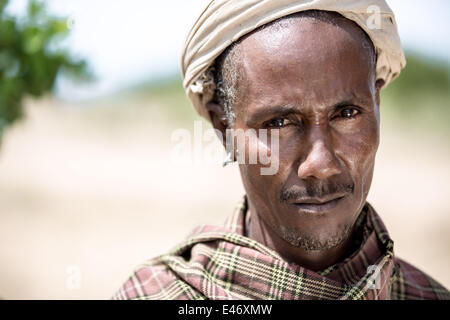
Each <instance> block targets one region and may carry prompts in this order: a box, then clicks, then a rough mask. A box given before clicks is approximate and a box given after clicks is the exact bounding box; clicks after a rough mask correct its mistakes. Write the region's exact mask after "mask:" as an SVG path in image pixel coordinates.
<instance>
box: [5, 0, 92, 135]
mask: <svg viewBox="0 0 450 320" xmlns="http://www.w3.org/2000/svg"><path fill="white" fill-rule="evenodd" d="M7 4H8V0H0V137H1V133H2V132H3V130H4V128H5V127H6V126H8V125H9V124H11V123H12V122H14V121H15V120H17V119H19V118H20V117H21V116H22V115H23V110H22V102H23V98H24V97H27V96H31V97H35V98H36V97H40V96H42V95H43V94H45V93H47V92H48V91H50V90H52V88H53V87H54V85H55V80H56V77H57V75H58V74H59V73H60V72H61V71H62V72H63V73H65V74H67V75H70V76H71V77H73V78H74V79H78V80H81V79H88V78H89V74H88V72H87V69H86V62H85V61H82V60H76V59H74V58H73V57H71V55H70V54H69V52H67V51H66V50H64V49H62V48H61V41H62V40H63V39H64V38H65V37H66V36H67V35H68V32H69V27H68V23H67V21H68V20H67V19H65V18H56V17H52V16H49V15H48V14H47V13H46V10H45V6H44V4H43V3H42V2H39V1H37V0H30V1H29V2H28V7H27V12H26V14H25V15H24V17H20V18H19V17H15V16H9V15H8V14H7V13H6V12H5V7H6V5H7Z"/></svg>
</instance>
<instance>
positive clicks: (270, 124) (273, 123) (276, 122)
mask: <svg viewBox="0 0 450 320" xmlns="http://www.w3.org/2000/svg"><path fill="white" fill-rule="evenodd" d="M288 124H289V120H287V119H286V118H275V119H272V120H269V121H266V122H264V124H263V126H264V127H265V128H282V127H284V126H286V125H288Z"/></svg>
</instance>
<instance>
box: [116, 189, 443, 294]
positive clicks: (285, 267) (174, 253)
mask: <svg viewBox="0 0 450 320" xmlns="http://www.w3.org/2000/svg"><path fill="white" fill-rule="evenodd" d="M251 215H252V213H251V212H250V211H249V210H248V201H247V198H246V197H244V199H243V201H241V202H240V204H239V205H238V207H237V208H236V210H235V212H234V213H233V214H232V215H231V216H229V217H228V219H227V221H226V222H225V224H224V225H223V226H213V225H202V226H199V227H197V228H195V229H194V230H193V232H192V233H191V235H189V236H188V237H187V238H186V239H185V240H184V241H183V242H182V243H180V244H179V245H178V246H176V247H175V248H174V249H173V250H171V251H170V252H169V253H167V254H164V255H161V256H159V257H156V258H153V259H151V260H149V261H147V262H146V263H144V264H142V265H140V266H139V267H138V268H136V269H135V271H134V272H133V273H132V275H131V276H130V277H129V279H128V280H127V281H126V282H125V284H124V285H123V286H122V287H121V288H120V289H119V290H118V291H117V292H116V294H115V295H114V296H113V299H151V300H155V299H158V300H159V299H164V300H166V299H167V300H185V299H190V300H203V299H213V300H217V299H219V300H227V299H232V300H236V299H239V300H240V299H258V300H260V299H264V300H265V299H276V300H278V299H285V300H310V299H333V300H334V299H340V300H349V299H357V300H359V299H367V300H377V299H401V300H403V299H431V300H434V299H450V293H449V291H448V290H447V289H445V288H444V287H443V286H442V285H440V284H439V283H438V282H436V281H435V280H434V279H433V278H431V277H429V276H428V275H426V274H425V273H423V272H422V271H420V270H419V269H417V268H415V267H413V266H411V265H409V264H408V263H406V262H404V261H403V260H401V259H399V258H397V257H395V256H394V251H393V245H394V242H393V241H392V239H391V238H390V236H389V233H388V232H387V229H386V227H385V225H384V223H383V221H382V220H381V218H380V216H379V215H378V214H377V213H376V212H375V210H374V209H373V207H372V206H371V205H370V204H369V203H366V205H365V206H364V208H363V209H362V211H361V213H360V215H359V216H358V219H357V221H356V222H355V230H356V233H355V239H356V240H355V246H354V247H355V248H357V249H356V250H355V251H354V252H353V254H351V255H349V256H348V257H347V258H345V259H344V260H342V261H341V262H338V263H336V264H334V265H332V266H330V267H328V268H326V269H325V270H322V271H319V272H315V271H312V270H309V269H306V268H304V267H302V266H299V265H297V264H295V263H288V262H287V261H285V260H283V258H282V257H280V255H278V253H277V252H275V251H273V250H272V249H270V248H268V247H266V246H264V245H263V244H261V243H259V242H256V241H254V240H252V239H250V238H249V237H248V229H249V225H250V224H251V220H252V218H251Z"/></svg>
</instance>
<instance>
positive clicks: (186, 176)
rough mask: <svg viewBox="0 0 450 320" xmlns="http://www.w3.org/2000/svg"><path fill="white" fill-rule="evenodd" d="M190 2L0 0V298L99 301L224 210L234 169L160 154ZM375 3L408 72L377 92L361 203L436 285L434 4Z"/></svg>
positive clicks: (441, 240)
mask: <svg viewBox="0 0 450 320" xmlns="http://www.w3.org/2000/svg"><path fill="white" fill-rule="evenodd" d="M206 2H207V1H206V0H195V1H194V0H190V1H182V0H176V1H170V2H163V1H144V0H142V1H137V0H135V1H124V0H115V1H106V0H95V1H87V0H65V1H56V0H48V1H44V2H33V3H32V4H31V6H29V2H28V1H26V0H24V1H21V0H10V1H4V0H0V10H1V13H0V22H1V23H0V71H1V77H0V132H1V131H3V137H2V143H1V147H0V297H1V298H4V299H107V298H109V297H110V296H111V295H112V294H113V293H114V292H115V291H116V290H117V289H118V288H119V287H120V285H121V284H122V283H123V282H124V281H125V280H126V278H127V277H128V276H129V275H130V273H131V271H132V270H133V268H134V267H136V266H137V265H138V264H140V263H142V262H144V261H145V260H147V259H149V258H151V257H154V256H156V255H159V254H162V253H164V252H166V251H167V250H169V249H170V248H172V247H173V246H174V245H176V244H177V243H178V242H179V241H180V240H182V239H183V238H184V236H185V235H186V234H187V233H188V232H189V230H190V229H191V228H192V227H194V226H195V225H198V224H204V223H221V222H222V221H223V220H224V219H225V217H226V216H228V215H229V214H230V213H231V211H232V210H233V208H234V206H235V205H236V203H237V201H239V199H240V198H241V197H242V195H243V194H244V189H243V187H242V185H241V182H240V177H239V173H238V170H237V166H236V164H233V165H230V166H227V167H225V168H222V166H221V164H219V163H209V164H205V163H203V164H198V163H195V162H194V163H193V164H192V165H182V164H178V165H176V164H174V163H173V161H170V159H171V152H172V149H173V146H174V142H173V141H172V139H171V136H172V133H173V132H174V130H176V129H179V128H185V129H187V130H190V131H193V126H194V120H200V119H199V118H198V117H197V115H196V114H195V113H194V111H193V108H192V107H191V106H190V103H189V101H188V100H187V98H186V97H185V95H184V91H183V88H182V85H181V75H180V72H179V56H180V52H181V47H182V43H183V40H184V37H185V35H186V34H187V32H188V31H189V27H190V25H191V24H192V23H193V21H194V19H195V18H196V17H197V16H198V14H199V13H200V12H201V10H202V8H203V7H204V6H205V4H206ZM39 3H40V4H41V5H39ZM388 3H389V5H390V6H391V8H392V9H393V10H394V12H395V14H396V18H397V23H398V26H399V32H400V37H401V39H402V43H403V45H404V48H405V50H406V53H407V61H408V66H407V68H406V69H405V70H404V71H403V73H402V74H401V75H400V77H399V78H398V79H396V80H395V81H394V82H393V83H392V84H391V85H390V86H389V87H388V88H387V89H385V90H384V91H383V92H382V99H381V100H382V104H381V116H382V122H381V127H382V128H381V132H382V137H381V145H380V149H379V152H378V155H377V163H376V169H375V176H374V181H373V185H372V189H371V193H370V195H369V201H370V202H371V203H372V205H373V206H374V207H375V208H376V209H377V211H378V213H379V214H380V215H381V217H382V218H383V219H384V221H385V223H386V225H387V227H388V230H389V231H390V234H391V237H392V238H393V239H394V241H395V251H396V254H397V255H398V256H400V257H402V258H404V259H405V260H407V261H408V262H410V263H412V264H414V265H416V266H418V267H420V268H421V269H422V270H424V271H425V272H427V273H428V274H430V275H431V276H432V277H434V278H435V279H437V280H438V281H440V282H441V283H442V284H444V285H445V286H446V287H447V288H448V287H450V274H449V273H448V269H449V265H450V246H449V244H450V215H449V206H450V194H449V188H448V185H447V184H448V182H449V178H450V171H449V166H448V159H449V154H450V150H449V143H448V141H449V138H450V128H449V125H448V124H449V120H450V108H449V105H450V90H449V89H450V87H449V79H450V78H449V53H450V38H449V37H448V30H450V19H449V16H448V15H449V13H450V3H449V2H448V1H446V0H431V1H426V2H425V1H420V0H414V1H404V0H390V1H389V0H388ZM203 128H204V129H206V128H209V125H208V124H207V123H205V122H203Z"/></svg>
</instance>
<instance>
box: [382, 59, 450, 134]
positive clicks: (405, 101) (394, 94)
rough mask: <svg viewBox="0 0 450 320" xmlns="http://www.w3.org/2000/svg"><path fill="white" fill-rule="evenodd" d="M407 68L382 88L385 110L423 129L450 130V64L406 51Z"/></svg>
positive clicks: (397, 118)
mask: <svg viewBox="0 0 450 320" xmlns="http://www.w3.org/2000/svg"><path fill="white" fill-rule="evenodd" d="M406 61H407V65H406V68H405V69H404V70H403V71H402V72H401V73H400V76H399V77H398V78H397V79H395V80H394V81H393V82H392V83H391V84H389V85H388V86H387V87H386V88H385V89H383V90H382V92H381V108H382V112H383V111H384V112H387V113H388V114H389V116H392V117H395V120H396V121H397V122H399V123H400V122H402V123H404V124H405V123H406V124H409V125H410V126H411V127H412V126H415V127H418V128H419V129H424V128H431V129H434V130H440V131H447V133H448V132H450V127H449V126H448V124H449V122H450V66H449V63H448V61H444V60H436V59H432V58H429V57H425V56H421V55H420V54H417V53H414V52H406Z"/></svg>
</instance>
